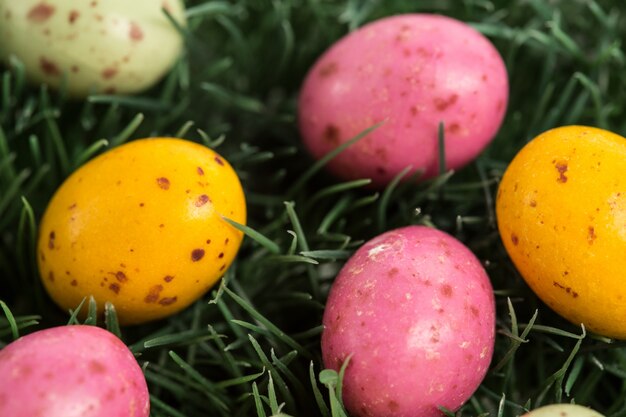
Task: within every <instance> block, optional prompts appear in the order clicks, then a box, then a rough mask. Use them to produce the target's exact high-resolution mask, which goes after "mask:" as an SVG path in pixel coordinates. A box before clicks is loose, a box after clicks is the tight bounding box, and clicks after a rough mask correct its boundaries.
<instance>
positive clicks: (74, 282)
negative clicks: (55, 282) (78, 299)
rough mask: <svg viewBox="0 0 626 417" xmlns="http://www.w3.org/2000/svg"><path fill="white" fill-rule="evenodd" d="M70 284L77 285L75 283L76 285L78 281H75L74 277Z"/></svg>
mask: <svg viewBox="0 0 626 417" xmlns="http://www.w3.org/2000/svg"><path fill="white" fill-rule="evenodd" d="M70 285H71V286H72V287H75V286H77V285H78V281H76V280H75V279H73V280H72V281H71V282H70Z"/></svg>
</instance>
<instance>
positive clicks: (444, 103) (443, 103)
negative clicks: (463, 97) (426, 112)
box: [435, 94, 459, 111]
mask: <svg viewBox="0 0 626 417" xmlns="http://www.w3.org/2000/svg"><path fill="white" fill-rule="evenodd" d="M458 98H459V96H458V95H457V94H452V95H451V96H450V97H448V98H447V99H443V98H436V99H435V108H436V109H437V110H439V111H445V110H446V109H447V108H448V107H450V106H452V105H453V104H454V103H456V101H457V100H458Z"/></svg>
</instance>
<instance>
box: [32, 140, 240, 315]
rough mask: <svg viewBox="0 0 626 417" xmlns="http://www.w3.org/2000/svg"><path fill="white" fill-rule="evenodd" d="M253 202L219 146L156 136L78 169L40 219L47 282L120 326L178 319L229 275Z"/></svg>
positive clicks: (62, 299)
mask: <svg viewBox="0 0 626 417" xmlns="http://www.w3.org/2000/svg"><path fill="white" fill-rule="evenodd" d="M222 216H225V217H228V218H230V219H232V220H234V221H236V222H238V223H242V224H245V222H246V205H245V197H244V194H243V190H242V188H241V184H240V182H239V178H238V177H237V174H236V173H235V171H234V170H233V168H232V167H231V166H230V164H229V163H228V162H227V161H226V160H225V159H224V158H222V157H221V156H219V155H218V154H217V153H215V152H214V151H212V150H211V149H209V148H207V147H205V146H202V145H199V144H197V143H193V142H190V141H186V140H181V139H173V138H154V139H142V140H136V141H132V142H129V143H127V144H125V145H122V146H119V147H117V148H114V149H112V150H110V151H108V152H106V153H104V154H102V155H100V156H98V157H97V158H95V159H93V160H92V161H90V162H88V163H87V164H85V165H84V166H82V167H81V168H79V169H78V170H76V171H75V172H74V173H73V174H72V175H71V176H70V177H69V178H68V179H67V180H66V181H65V182H64V183H63V184H62V185H61V187H60V188H59V189H58V190H57V192H56V193H55V195H54V196H53V198H52V199H51V201H50V203H49V205H48V207H47V209H46V211H45V213H44V215H43V218H42V220H41V224H40V228H39V229H40V230H39V239H38V245H37V251H38V259H37V260H38V265H39V271H40V276H41V279H42V281H43V283H44V286H45V288H46V290H47V291H48V293H49V294H50V296H51V297H52V298H53V300H54V301H55V302H56V303H57V304H59V305H60V306H61V307H62V308H64V309H66V310H67V309H70V308H75V307H76V306H77V305H78V304H79V303H80V302H81V300H82V299H83V297H87V296H89V295H93V296H94V297H95V299H96V301H97V302H98V305H100V306H103V305H104V303H105V302H107V301H110V302H111V303H113V304H114V305H115V307H116V309H117V313H118V318H119V320H120V323H122V324H134V323H142V322H146V321H149V320H154V319H159V318H162V317H166V316H169V315H171V314H173V313H176V312H178V311H180V310H182V309H183V308H185V307H187V306H188V305H190V304H191V303H192V302H194V301H195V300H197V299H198V298H200V297H201V296H202V295H203V294H204V293H205V292H206V291H207V290H208V289H209V288H210V287H212V286H213V285H214V284H215V282H216V281H217V280H218V279H219V278H220V277H221V276H222V275H223V274H224V272H225V271H226V269H227V268H228V267H229V266H230V264H231V263H232V261H233V259H234V258H235V255H236V253H237V251H238V249H239V246H240V244H241V240H242V238H243V234H242V233H241V232H240V231H238V230H237V229H235V228H234V227H233V226H231V225H230V224H228V223H227V222H226V221H225V220H224V219H223V217H222Z"/></svg>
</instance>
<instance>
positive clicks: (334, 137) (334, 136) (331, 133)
mask: <svg viewBox="0 0 626 417" xmlns="http://www.w3.org/2000/svg"><path fill="white" fill-rule="evenodd" d="M323 135H324V140H325V141H326V142H328V144H330V145H331V146H337V145H339V142H340V140H341V132H340V131H339V128H338V127H337V126H335V125H332V124H330V125H328V126H326V128H325V129H324V133H323Z"/></svg>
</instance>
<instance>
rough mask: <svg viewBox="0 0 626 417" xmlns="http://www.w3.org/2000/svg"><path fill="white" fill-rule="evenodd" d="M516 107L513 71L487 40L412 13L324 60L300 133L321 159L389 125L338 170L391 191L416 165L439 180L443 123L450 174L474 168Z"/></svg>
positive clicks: (347, 41) (307, 94) (333, 164)
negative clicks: (511, 96)
mask: <svg viewBox="0 0 626 417" xmlns="http://www.w3.org/2000/svg"><path fill="white" fill-rule="evenodd" d="M507 101H508V75H507V71H506V68H505V66H504V63H503V61H502V58H501V57H500V55H499V53H498V51H497V50H496V48H495V47H494V46H493V45H492V44H491V43H490V42H489V40H488V39H487V38H485V37H484V36H483V35H481V34H480V33H478V32H477V31H476V30H474V29H473V28H471V27H470V26H468V25H466V24H465V23H462V22H460V21H458V20H455V19H452V18H449V17H445V16H439V15H429V14H405V15H398V16H392V17H387V18H383V19H380V20H377V21H374V22H372V23H370V24H368V25H365V26H363V27H362V28H360V29H358V30H356V31H354V32H352V33H350V34H349V35H347V36H345V37H344V38H342V39H340V40H339V41H337V42H336V43H335V44H334V45H332V46H331V48H330V49H328V50H327V51H326V52H325V53H324V54H323V55H322V56H321V57H320V58H319V59H318V60H317V62H316V63H315V65H314V66H313V67H312V68H311V70H310V72H309V73H308V75H307V77H306V79H305V81H304V84H303V86H302V90H301V93H300V97H299V109H298V113H299V125H300V132H301V136H302V139H303V141H304V144H305V145H306V147H307V148H308V149H309V150H310V152H311V153H312V155H313V156H314V157H315V158H318V159H319V158H320V157H322V156H323V155H325V154H327V153H328V152H330V151H332V150H333V149H335V148H336V147H337V146H339V145H340V144H342V143H344V142H346V141H348V140H349V139H351V138H352V137H354V136H356V135H357V134H359V133H361V132H362V131H364V130H365V129H367V128H370V127H372V126H373V125H375V124H377V123H381V122H384V123H383V124H382V125H381V126H380V127H378V128H377V129H376V130H374V131H373V132H371V133H370V134H369V135H367V136H366V137H364V138H363V139H361V140H359V141H358V142H357V143H355V144H353V145H351V146H350V147H349V148H348V149H346V150H345V151H343V152H342V153H341V154H340V155H338V156H337V157H336V158H334V159H333V160H332V161H330V163H329V164H328V168H329V169H330V171H332V172H333V173H334V174H335V175H337V176H338V177H340V178H344V179H349V180H351V179H357V178H371V179H372V180H373V184H374V185H375V186H379V187H381V186H384V185H386V184H387V183H388V182H389V181H390V180H391V179H392V178H394V176H396V175H397V174H398V173H400V172H401V171H402V170H403V169H404V168H405V167H408V166H411V167H412V172H414V171H416V170H421V171H423V172H424V174H423V176H422V177H421V178H424V179H425V178H429V177H432V176H434V175H436V174H437V173H438V171H439V166H438V165H439V164H438V126H439V123H440V122H443V123H444V125H445V154H446V167H447V168H448V169H450V168H453V169H458V168H461V167H462V166H464V165H466V164H467V163H468V162H470V161H472V160H473V159H474V158H475V157H476V156H477V155H478V154H479V153H480V152H481V151H482V150H483V149H484V148H485V147H486V146H487V144H488V143H489V142H490V141H491V140H492V139H493V137H494V136H495V134H496V132H497V131H498V129H499V127H500V124H501V123H502V119H503V117H504V113H505V109H506V106H507ZM405 178H406V177H405Z"/></svg>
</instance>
